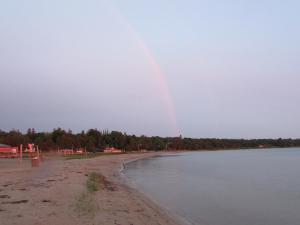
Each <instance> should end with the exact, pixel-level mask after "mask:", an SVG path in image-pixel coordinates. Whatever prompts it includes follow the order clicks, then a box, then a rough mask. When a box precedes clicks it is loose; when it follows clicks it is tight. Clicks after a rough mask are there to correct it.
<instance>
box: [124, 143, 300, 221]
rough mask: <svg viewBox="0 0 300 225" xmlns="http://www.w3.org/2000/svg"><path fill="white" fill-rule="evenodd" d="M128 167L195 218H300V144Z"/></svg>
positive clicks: (133, 176) (145, 187)
mask: <svg viewBox="0 0 300 225" xmlns="http://www.w3.org/2000/svg"><path fill="white" fill-rule="evenodd" d="M126 168H127V170H126V171H125V173H126V175H127V176H128V178H129V180H130V181H131V182H133V183H134V184H135V186H136V187H137V188H139V189H140V190H142V191H143V192H145V193H147V194H148V195H149V196H150V197H152V198H153V199H155V200H156V201H158V202H159V203H160V204H161V205H163V206H165V207H167V208H169V209H170V210H171V211H173V212H175V213H177V214H178V215H180V216H183V217H185V218H187V219H188V220H190V221H192V222H193V223H195V224H201V225H296V224H300V148H299V149H298V148H297V149H296V148H294V149H272V150H271V149H270V150H241V151H215V152H195V153H184V154H182V155H181V156H179V157H155V158H151V159H144V160H139V161H135V162H133V163H131V164H129V165H127V167H126Z"/></svg>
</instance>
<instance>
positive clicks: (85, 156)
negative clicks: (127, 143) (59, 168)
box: [65, 152, 125, 160]
mask: <svg viewBox="0 0 300 225" xmlns="http://www.w3.org/2000/svg"><path fill="white" fill-rule="evenodd" d="M120 154H125V153H103V152H100V153H88V154H87V155H85V154H83V155H68V156H66V157H65V158H66V160H71V159H90V158H95V157H100V156H110V155H120Z"/></svg>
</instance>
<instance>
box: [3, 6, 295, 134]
mask: <svg viewBox="0 0 300 225" xmlns="http://www.w3.org/2000/svg"><path fill="white" fill-rule="evenodd" d="M299 9H300V3H299V2H298V1H295V0H289V1H286V2H285V3H280V2H278V1H271V0H264V1H251V2H248V1H228V2H226V3H224V2H223V1H221V0H214V1H195V0H191V1H188V2H182V1H179V0H175V1H173V2H172V3H171V4H170V3H167V2H161V1H157V0H154V1H151V2H145V1H136V0H130V1H126V3H125V2H122V1H106V0H103V1H96V0H92V1H89V2H82V1H78V0H75V1H74V0H72V1H71V0H66V1H63V2H62V1H58V0H55V1H38V2H37V1H32V0H30V1H26V2H19V1H17V0H11V1H2V2H0V15H1V16H0V32H1V34H2V35H1V36H0V49H1V51H0V83H1V84H2V86H1V88H0V95H1V96H3V97H2V98H1V99H0V105H1V110H0V129H2V130H11V129H13V128H16V129H19V130H20V131H22V132H24V131H26V130H27V129H28V127H37V129H39V130H51V129H53V127H65V128H68V129H71V130H72V131H74V132H80V131H81V130H87V129H89V127H98V128H99V127H101V128H104V129H108V130H117V131H119V130H120V131H122V132H125V133H129V134H135V135H138V136H140V135H146V136H160V137H172V136H174V137H175V136H178V135H179V134H182V135H183V136H186V137H192V138H199V137H211V138H226V139H242V138H244V139H264V138H274V139H276V138H280V137H281V138H293V139H295V138H298V137H299V130H300V123H298V122H297V120H298V115H299V114H300V106H298V105H297V102H298V100H299V98H300V90H299V88H298V87H297V85H298V83H299V82H300V78H299V72H300V64H299V53H300V45H299V44H298V40H299V38H300V31H299V29H297V27H298V24H299V22H300V15H299V13H298V12H299Z"/></svg>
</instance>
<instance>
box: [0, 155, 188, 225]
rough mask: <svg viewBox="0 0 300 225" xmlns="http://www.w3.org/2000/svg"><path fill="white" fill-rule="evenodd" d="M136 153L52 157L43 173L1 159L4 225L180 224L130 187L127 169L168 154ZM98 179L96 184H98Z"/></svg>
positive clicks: (0, 203)
mask: <svg viewBox="0 0 300 225" xmlns="http://www.w3.org/2000/svg"><path fill="white" fill-rule="evenodd" d="M166 154H169V153H168V152H160V153H154V152H153V153H136V154H119V155H107V156H105V155H103V156H99V157H96V158H89V159H74V160H65V159H63V158H56V157H54V158H53V157H50V158H48V159H46V161H45V162H42V163H41V166H40V167H39V168H31V167H30V163H29V161H28V160H23V162H22V163H21V164H20V163H19V162H18V161H17V160H10V159H2V161H3V162H5V163H3V162H2V161H1V164H2V167H1V168H0V196H1V198H0V221H1V224H2V225H11V224H41V225H44V224H45V225H56V224H57V225H60V224H65V225H77V224H78V225H85V224H86V225H90V224H105V225H110V224H111V225H116V224H119V225H141V224H143V225H154V224H160V225H176V224H178V225H179V224H182V222H181V221H179V220H178V218H176V216H174V215H171V214H170V213H168V212H167V211H166V210H164V209H162V208H161V207H159V206H158V205H156V204H155V203H154V202H153V201H152V200H151V199H149V198H147V197H146V196H144V195H143V194H141V193H140V192H138V191H136V190H135V189H133V188H131V187H129V186H128V185H126V184H125V182H124V178H122V175H121V173H120V170H121V169H122V165H123V164H126V163H128V162H131V161H133V160H137V159H141V158H145V157H153V156H157V155H166ZM93 178H94V179H93Z"/></svg>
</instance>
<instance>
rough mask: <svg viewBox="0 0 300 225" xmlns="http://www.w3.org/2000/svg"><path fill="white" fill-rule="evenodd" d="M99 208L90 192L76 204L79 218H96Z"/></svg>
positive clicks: (81, 196)
mask: <svg viewBox="0 0 300 225" xmlns="http://www.w3.org/2000/svg"><path fill="white" fill-rule="evenodd" d="M98 208H99V206H98V204H97V202H96V201H95V199H94V197H93V195H91V194H90V193H88V192H85V193H83V194H81V195H80V196H79V197H78V199H77V201H76V204H75V211H76V212H77V213H78V214H79V216H87V217H94V216H95V215H96V212H97V210H98Z"/></svg>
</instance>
